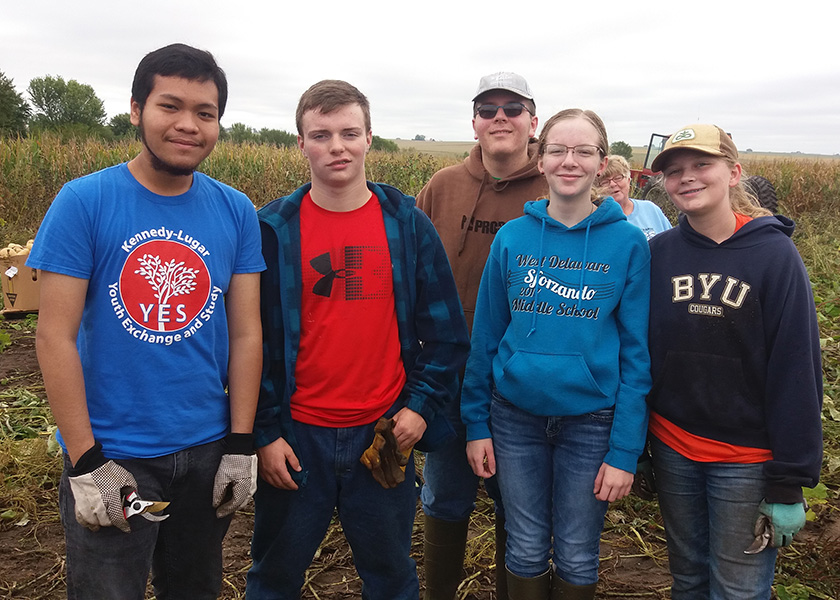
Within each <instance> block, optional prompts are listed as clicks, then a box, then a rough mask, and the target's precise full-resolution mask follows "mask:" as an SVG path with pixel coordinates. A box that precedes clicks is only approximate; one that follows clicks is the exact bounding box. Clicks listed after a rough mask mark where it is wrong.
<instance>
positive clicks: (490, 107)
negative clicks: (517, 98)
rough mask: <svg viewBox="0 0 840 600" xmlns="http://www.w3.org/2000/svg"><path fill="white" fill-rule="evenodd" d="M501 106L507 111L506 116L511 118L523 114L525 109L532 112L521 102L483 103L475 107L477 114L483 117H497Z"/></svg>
mask: <svg viewBox="0 0 840 600" xmlns="http://www.w3.org/2000/svg"><path fill="white" fill-rule="evenodd" d="M500 108H501V109H502V110H503V111H505V116H506V117H508V118H510V119H512V118H514V117H518V116H519V115H521V114H522V111H523V110H527V111H528V113H529V114H530V113H531V111H530V110H529V109H528V107H527V106H525V105H524V104H522V103H521V102H508V103H507V104H502V105H499V104H482V105H481V106H479V107H478V108H476V109H475V114H477V115H478V116H479V117H481V118H482V119H494V118H495V117H496V113H498V112H499V109H500Z"/></svg>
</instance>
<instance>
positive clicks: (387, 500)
mask: <svg viewBox="0 0 840 600" xmlns="http://www.w3.org/2000/svg"><path fill="white" fill-rule="evenodd" d="M293 426H294V432H295V435H296V437H297V442H298V447H297V457H298V459H299V460H300V462H301V465H302V466H303V468H304V469H308V470H309V476H308V478H307V480H306V484H305V485H304V486H301V487H300V488H299V489H298V490H294V491H290V490H281V489H278V488H275V487H273V486H272V485H270V484H268V483H266V482H265V481H264V480H262V479H260V480H259V482H258V484H257V493H256V495H255V496H254V503H255V508H256V511H255V515H254V537H253V540H252V542H251V556H252V557H253V559H254V565H253V567H252V568H251V570H250V571H249V572H248V584H247V586H246V597H247V598H248V599H249V600H263V599H266V600H267V599H271V600H297V599H298V598H299V597H300V590H301V587H302V586H303V582H304V574H305V572H306V569H307V568H308V567H309V565H310V563H311V562H312V558H313V556H315V552H316V551H317V550H318V546H319V545H320V544H321V541H322V540H323V539H324V535H325V534H326V532H327V529H328V528H329V525H330V522H331V520H332V517H333V512H334V510H335V509H337V510H338V518H339V520H340V521H341V525H342V528H343V529H344V535H345V536H346V537H347V541H348V542H349V544H350V549H351V550H352V552H353V562H354V563H355V565H356V570H357V571H358V573H359V576H360V577H361V579H362V598H364V599H365V600H417V598H418V596H419V593H420V591H419V584H418V581H417V567H416V565H415V563H414V560H413V559H412V558H411V557H410V555H409V553H410V550H411V531H412V528H413V526H414V515H415V513H416V511H417V492H416V490H415V485H414V460H413V457H412V458H410V459H409V462H408V465H407V466H406V478H405V481H404V482H403V483H401V484H400V485H398V486H397V487H395V488H392V489H389V490H386V489H384V488H383V487H382V486H381V485H379V484H378V483H377V482H376V480H375V479H374V478H373V475H371V473H370V471H368V469H367V468H366V467H365V466H364V465H363V464H362V463H361V462H359V458H360V457H361V456H362V453H363V452H364V451H365V449H366V448H367V447H368V446H370V444H371V442H372V441H373V434H374V431H373V424H370V425H361V426H358V427H343V428H333V427H317V426H314V425H306V424H304V423H299V422H297V421H296V422H294V424H293Z"/></svg>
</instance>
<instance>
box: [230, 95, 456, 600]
mask: <svg viewBox="0 0 840 600" xmlns="http://www.w3.org/2000/svg"><path fill="white" fill-rule="evenodd" d="M296 120H297V127H298V145H299V147H300V149H301V151H302V152H303V154H304V156H305V157H306V158H307V160H308V161H309V165H310V170H311V176H312V182H311V184H307V185H304V186H303V187H301V188H300V189H298V190H297V191H295V192H294V193H293V194H291V195H290V196H287V197H285V198H281V199H280V200H276V201H274V202H272V203H270V204H268V205H267V206H266V207H264V208H263V209H262V210H261V211H260V225H261V230H262V238H263V254H264V256H265V257H266V258H267V264H268V270H267V271H266V274H265V276H264V278H263V281H262V292H261V293H262V317H263V326H264V337H265V343H264V350H265V357H264V365H265V367H264V375H263V382H262V390H261V394H260V404H259V408H258V414H257V422H256V425H255V436H256V445H257V447H258V450H257V452H258V455H259V465H260V467H259V468H260V476H261V478H260V481H259V486H258V491H257V494H256V496H255V504H256V514H255V523H254V539H253V543H252V555H253V558H254V566H253V568H252V569H251V571H250V572H249V574H248V585H247V594H248V597H249V598H268V597H270V598H290V599H291V598H295V599H296V598H298V597H299V594H300V589H301V586H302V585H303V580H304V573H305V570H306V568H307V567H308V566H309V564H310V562H311V561H312V557H313V556H314V554H315V552H316V550H317V549H318V546H319V544H320V542H321V540H322V539H323V537H324V534H325V533H326V530H327V528H328V526H329V524H330V521H331V519H332V516H333V512H334V510H336V509H337V510H338V515H339V519H340V520H341V523H342V527H343V529H344V532H345V535H346V536H347V539H348V541H349V543H350V547H351V549H352V551H353V558H354V562H355V564H356V568H357V570H358V572H359V575H360V576H361V579H362V583H363V589H364V595H365V597H367V598H371V599H372V600H401V599H406V600H408V599H411V600H416V599H417V597H418V594H419V588H418V582H417V572H416V567H415V564H414V561H413V560H412V559H411V558H410V556H409V550H410V545H411V530H412V526H413V523H414V514H415V510H416V500H417V492H416V489H415V485H414V477H412V476H411V475H412V474H413V472H414V467H413V461H412V459H411V455H410V450H411V448H412V447H413V446H414V445H415V444H418V443H419V442H421V441H422V440H423V439H424V436H425V441H426V442H429V443H430V442H431V440H430V439H429V438H430V437H431V435H430V434H432V433H437V426H436V424H437V423H440V422H443V417H442V409H443V407H444V406H445V404H446V403H447V402H449V401H450V400H451V399H452V397H453V396H454V394H455V393H457V375H458V372H459V370H460V369H461V367H462V365H463V363H464V361H465V360H466V356H467V352H468V348H469V341H468V334H467V328H466V322H465V320H464V316H463V311H462V309H461V305H460V302H459V300H458V293H457V290H456V288H455V283H454V280H453V278H452V272H451V270H450V268H449V263H448V260H447V258H446V253H445V252H444V249H443V246H442V244H441V242H440V239H439V238H438V236H437V234H436V233H435V230H434V227H433V226H432V224H431V222H430V221H429V220H428V218H427V217H426V216H425V215H424V214H423V213H422V212H421V211H419V210H418V209H416V208H415V207H414V200H413V198H411V197H409V196H405V195H404V194H402V193H401V192H400V191H399V190H397V189H395V188H393V187H390V186H386V185H382V184H379V185H377V184H373V183H370V182H367V181H366V180H365V155H366V153H367V151H368V150H369V148H370V144H371V140H372V131H371V127H370V111H369V105H368V101H367V98H365V96H364V95H363V94H362V93H361V92H359V90H357V89H356V88H355V87H353V86H352V85H350V84H348V83H346V82H343V81H333V80H328V81H322V82H319V83H317V84H315V85H313V86H312V87H311V88H310V89H309V90H307V91H306V92H305V93H304V94H303V96H302V97H301V100H300V103H299V105H298V109H297V115H296ZM421 342H422V343H421ZM381 417H391V418H392V419H393V435H394V439H395V441H396V444H397V445H398V447H399V451H401V452H402V453H404V454H408V464H407V465H405V467H406V472H407V473H408V474H409V476H407V477H406V478H405V480H404V481H403V482H402V483H399V484H398V485H395V486H394V487H390V488H386V487H384V485H380V483H379V482H378V480H377V479H375V478H374V476H373V474H372V473H371V471H369V470H368V469H367V468H366V467H365V466H364V465H363V464H362V463H361V462H360V458H361V456H362V454H363V453H364V451H365V449H366V448H368V447H369V446H370V445H371V443H372V441H373V439H374V423H376V422H377V421H378V420H379V419H380V418H381ZM430 426H431V427H430ZM427 429H428V432H427Z"/></svg>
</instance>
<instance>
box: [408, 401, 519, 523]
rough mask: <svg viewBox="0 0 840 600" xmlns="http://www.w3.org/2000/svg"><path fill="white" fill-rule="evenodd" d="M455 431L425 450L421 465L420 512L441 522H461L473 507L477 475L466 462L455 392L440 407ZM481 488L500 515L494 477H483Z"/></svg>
mask: <svg viewBox="0 0 840 600" xmlns="http://www.w3.org/2000/svg"><path fill="white" fill-rule="evenodd" d="M444 410H445V413H446V417H447V419H449V422H450V424H451V425H452V428H453V429H454V430H455V437H454V438H453V439H452V440H450V441H449V442H447V443H446V444H444V445H443V446H441V447H440V448H438V449H437V450H435V451H434V452H427V453H426V462H425V464H424V465H423V479H424V481H425V483H424V485H423V488H422V489H421V490H420V500H421V501H422V503H423V512H425V513H426V514H427V515H429V516H430V517H434V518H436V519H440V520H442V521H454V522H459V521H465V520H467V519H469V518H470V514H471V513H472V511H473V510H475V496H476V492H478V486H479V481H480V477H478V476H477V475H476V474H475V473H473V470H472V467H470V463H468V462H467V428H466V426H465V425H464V423H463V422H462V421H461V396H460V394H459V395H458V397H457V398H455V399H454V400H453V401H452V402H449V403H448V404H447V405H446V408H445V409H444ZM484 489H485V490H486V491H487V495H488V496H490V498H492V499H493V501H494V503H495V506H496V512H497V513H499V514H501V515H502V516H504V507H503V506H502V495H501V493H500V492H499V484H498V482H497V480H496V477H491V478H489V479H485V480H484Z"/></svg>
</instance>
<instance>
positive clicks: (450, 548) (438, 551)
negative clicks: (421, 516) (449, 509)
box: [423, 515, 470, 600]
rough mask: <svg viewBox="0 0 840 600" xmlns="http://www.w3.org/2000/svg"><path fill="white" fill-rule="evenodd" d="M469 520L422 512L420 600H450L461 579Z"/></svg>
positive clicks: (453, 596)
mask: <svg viewBox="0 0 840 600" xmlns="http://www.w3.org/2000/svg"><path fill="white" fill-rule="evenodd" d="M469 525H470V521H469V519H467V520H466V521H442V520H440V519H435V518H434V517H430V516H429V515H426V519H425V526H424V531H423V533H424V540H423V567H424V570H425V572H426V591H425V593H424V595H423V600H453V598H455V592H456V591H457V590H458V586H459V585H460V583H461V580H462V579H463V578H464V554H465V553H466V547H467V530H468V529H469Z"/></svg>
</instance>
